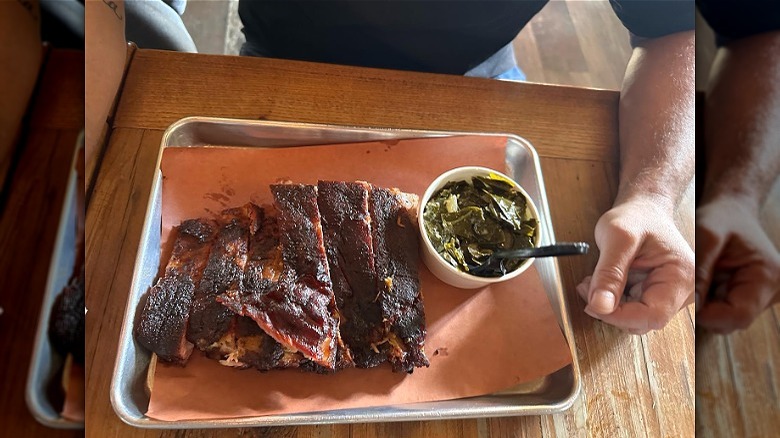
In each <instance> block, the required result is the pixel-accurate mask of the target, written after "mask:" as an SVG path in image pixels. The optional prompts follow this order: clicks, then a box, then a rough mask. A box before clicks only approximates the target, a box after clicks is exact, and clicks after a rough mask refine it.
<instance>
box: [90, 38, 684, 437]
mask: <svg viewBox="0 0 780 438" xmlns="http://www.w3.org/2000/svg"><path fill="white" fill-rule="evenodd" d="M618 98H619V96H618V93H616V92H613V91H603V90H590V89H577V88H569V87H558V86H545V85H535V84H522V83H510V82H503V81H495V80H485V79H475V78H464V77H459V76H446V75H433V74H421V73H410V72H397V71H386V70H376V69H363V68H354V67H343V66H332V65H321V64H311V63H303V62H294V61H281V60H271V59H250V58H238V57H224V56H208V55H192V54H179V53H171V52H159V51H151V50H137V51H136V53H135V55H134V56H133V58H132V60H131V64H130V67H129V69H128V72H127V76H126V78H125V82H124V86H123V90H122V95H121V97H120V100H119V104H118V107H117V109H116V113H115V115H114V118H113V125H112V127H111V132H110V137H109V139H108V143H107V145H106V146H105V147H106V149H105V151H104V155H103V160H102V163H101V165H100V167H99V168H98V170H97V175H96V180H95V185H94V190H93V192H92V195H91V198H90V200H89V203H88V207H87V288H88V294H87V307H88V308H89V309H90V311H89V314H88V315H87V339H86V342H87V354H86V356H87V365H86V366H87V370H88V376H87V379H88V382H89V383H88V386H89V388H88V392H87V418H88V434H89V435H90V436H95V437H107V436H131V435H148V436H174V435H175V436H225V437H228V436H235V435H236V433H237V431H235V430H229V431H228V430H223V431H197V430H192V431H186V432H178V433H174V432H173V431H168V432H164V431H143V430H140V429H134V428H132V427H130V426H127V425H125V424H124V423H122V422H121V421H120V420H119V418H118V417H117V416H116V415H115V414H114V412H113V410H112V407H111V404H110V401H109V386H110V381H111V374H112V371H113V368H114V359H115V355H116V349H117V343H118V336H119V329H120V325H121V320H122V317H123V313H124V310H125V305H126V300H127V295H128V292H129V290H130V282H131V276H132V270H133V264H134V262H135V257H136V252H137V248H138V243H139V239H140V234H141V228H142V224H143V219H144V214H145V209H146V205H147V201H148V196H149V190H150V187H151V182H152V174H153V171H154V167H155V160H156V158H157V155H158V152H159V146H160V141H161V138H162V135H163V131H164V130H165V129H166V128H167V127H168V126H169V125H170V124H171V123H173V122H175V121H177V120H179V119H180V118H183V117H186V116H193V115H198V116H219V117H234V118H245V119H264V120H280V121H302V122H316V123H333V124H342V125H361V126H372V127H398V128H420V129H436V130H458V131H478V132H508V133H515V134H518V135H521V136H523V137H525V138H527V139H528V140H530V141H531V143H532V144H533V145H534V146H535V147H536V149H537V151H538V153H539V155H540V157H541V163H542V169H543V173H544V177H545V181H546V185H547V196H548V199H549V204H550V209H551V214H552V222H553V226H554V229H555V232H556V236H557V238H558V239H559V240H586V241H590V243H591V247H592V248H594V249H595V248H596V247H595V245H594V242H593V229H594V227H595V224H596V221H597V219H598V217H599V216H600V215H601V214H602V213H603V212H604V211H606V210H607V209H608V208H609V207H610V205H611V203H612V200H613V198H614V196H615V194H616V189H617V181H618V178H617V160H618V158H617V157H618V145H617V103H618ZM692 211H693V202H692V197H688V199H687V201H686V202H684V204H683V205H682V207H681V209H680V226H681V229H682V230H683V233H684V234H685V235H686V236H688V239H689V241H691V240H692V226H693V222H692ZM597 255H598V251H592V252H591V254H590V255H588V256H587V257H582V258H576V259H574V258H564V259H562V260H561V266H560V267H561V272H562V275H563V280H564V290H565V292H566V296H567V298H568V302H569V307H570V310H571V319H572V323H573V327H574V333H575V338H576V345H577V352H578V357H579V361H580V365H581V367H582V374H583V391H582V395H581V397H580V398H579V399H578V400H577V401H576V403H575V405H574V407H573V408H571V409H570V410H569V411H567V412H566V413H563V414H558V415H552V416H535V417H512V418H496V419H472V420H452V421H430V422H408V423H380V424H356V425H326V426H306V427H274V428H269V429H263V430H259V431H249V430H243V431H241V432H242V433H247V434H251V433H260V434H262V436H272V437H277V436H279V437H281V436H285V437H287V436H335V437H347V436H447V437H460V436H464V437H471V436H480V437H497V436H505V435H509V434H510V433H514V432H516V431H520V432H522V433H524V434H527V435H528V436H557V437H568V436H587V435H595V436H610V437H611V436H693V428H694V398H695V396H694V325H693V322H692V314H693V313H692V309H685V310H683V311H682V312H680V313H679V314H678V315H677V316H676V317H675V318H674V319H673V321H672V322H671V323H670V324H669V326H668V327H667V328H666V329H664V330H663V331H660V332H655V333H651V334H648V335H646V336H641V337H640V336H632V335H628V334H625V333H623V332H621V331H619V330H617V329H615V328H612V327H611V326H607V325H605V324H602V323H601V322H598V321H595V320H594V319H592V318H591V317H589V316H587V315H586V314H585V313H584V312H583V308H584V305H583V303H582V302H581V300H580V299H579V297H578V296H577V294H576V292H575V289H574V286H575V285H576V284H577V283H578V282H579V281H580V279H581V278H582V277H584V276H585V275H587V274H589V273H590V272H591V271H592V269H593V267H594V266H595V264H596V259H597Z"/></svg>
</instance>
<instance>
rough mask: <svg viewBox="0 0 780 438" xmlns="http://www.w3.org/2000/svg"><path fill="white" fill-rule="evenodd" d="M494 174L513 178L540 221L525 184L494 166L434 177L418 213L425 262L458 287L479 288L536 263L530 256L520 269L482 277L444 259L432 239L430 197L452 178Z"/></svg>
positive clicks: (516, 187)
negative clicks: (428, 224) (428, 218)
mask: <svg viewBox="0 0 780 438" xmlns="http://www.w3.org/2000/svg"><path fill="white" fill-rule="evenodd" d="M491 173H492V174H495V175H498V176H500V177H502V178H506V179H507V180H508V181H510V182H511V183H512V185H513V186H514V188H515V189H516V190H517V191H518V192H520V193H522V194H523V196H525V199H526V200H527V201H528V203H527V205H528V209H529V210H530V213H531V216H532V217H533V218H535V219H536V220H537V221H539V210H537V209H536V205H534V203H533V201H532V200H531V197H530V196H528V193H526V191H525V190H523V188H522V187H520V184H518V183H517V182H515V181H514V180H513V179H512V178H509V177H508V176H506V175H504V174H503V173H501V172H498V171H496V170H493V169H488V168H486V167H478V166H466V167H458V168H455V169H452V170H450V171H447V172H444V173H443V174H441V175H440V176H439V177H438V178H436V179H435V180H433V182H432V183H431V185H430V186H428V190H426V191H425V194H424V195H423V197H422V199H421V200H420V207H419V208H420V210H419V211H418V212H417V221H418V226H419V229H420V234H421V235H422V242H423V244H422V250H421V252H422V259H423V262H425V265H426V266H427V267H428V269H429V270H430V271H431V272H432V273H433V275H435V276H436V277H437V278H438V279H439V280H441V281H443V282H445V283H447V284H450V285H452V286H455V287H457V288H461V289H477V288H481V287H484V286H488V285H490V284H493V283H500V282H502V281H506V280H510V279H512V278H515V277H517V276H518V275H520V274H522V273H523V272H525V270H526V269H528V267H529V266H531V264H533V262H534V259H533V258H530V259H526V260H525V261H524V262H523V263H522V264H521V265H520V266H518V267H517V269H515V270H514V271H512V272H509V273H507V274H505V275H502V276H501V277H479V276H476V275H472V274H468V273H465V272H461V271H460V270H458V269H457V268H456V267H454V266H452V265H451V264H449V263H448V262H447V261H446V260H444V259H443V258H442V257H441V256H440V255H439V253H437V252H436V249H435V248H434V247H433V244H432V243H431V240H430V239H429V238H428V233H427V232H426V231H425V223H424V219H423V213H424V212H425V205H426V204H427V203H428V200H429V199H430V198H431V196H433V194H434V193H436V192H437V191H438V190H439V189H441V188H442V187H444V186H445V185H446V184H447V183H449V182H451V181H465V180H470V179H471V178H472V177H474V176H488V175H490V174H491ZM539 241H540V233H539V232H538V231H537V233H536V235H535V238H534V246H537V247H538V246H539Z"/></svg>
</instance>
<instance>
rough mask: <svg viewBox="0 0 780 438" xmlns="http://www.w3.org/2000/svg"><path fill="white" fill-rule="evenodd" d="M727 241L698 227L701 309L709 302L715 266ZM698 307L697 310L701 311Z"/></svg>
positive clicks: (698, 293) (698, 288)
mask: <svg viewBox="0 0 780 438" xmlns="http://www.w3.org/2000/svg"><path fill="white" fill-rule="evenodd" d="M724 245H725V239H723V238H721V236H719V235H718V234H717V233H716V232H714V231H713V230H710V229H708V228H705V227H698V226H697V227H696V290H695V294H696V295H698V301H699V303H700V304H701V308H703V307H704V305H705V304H706V302H707V294H708V292H709V289H710V285H711V284H712V277H713V275H714V270H715V264H716V262H717V261H718V258H719V257H720V254H721V252H722V251H723V247H724ZM701 308H700V306H697V308H696V310H697V311H699V310H701Z"/></svg>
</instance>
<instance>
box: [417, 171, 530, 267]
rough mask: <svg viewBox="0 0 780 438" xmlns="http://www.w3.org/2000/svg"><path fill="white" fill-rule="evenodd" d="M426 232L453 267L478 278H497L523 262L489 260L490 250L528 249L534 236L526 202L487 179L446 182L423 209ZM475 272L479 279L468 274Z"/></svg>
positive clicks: (492, 178)
mask: <svg viewBox="0 0 780 438" xmlns="http://www.w3.org/2000/svg"><path fill="white" fill-rule="evenodd" d="M423 219H424V223H425V232H426V233H427V234H428V238H429V239H430V240H431V242H432V243H433V246H434V247H435V248H436V251H437V252H438V253H439V255H441V256H442V257H443V258H444V259H445V260H447V262H449V263H450V264H451V265H452V266H454V267H456V268H458V269H459V270H461V271H463V272H467V273H470V274H474V275H480V276H482V277H500V276H502V275H504V274H506V273H507V272H511V271H513V270H515V269H516V268H517V267H518V266H520V264H521V263H522V262H523V260H522V259H509V260H506V259H498V260H496V259H491V260H489V263H490V264H489V265H486V266H483V265H485V263H486V262H488V258H489V257H490V255H491V254H492V253H493V252H494V251H499V250H508V249H517V248H528V247H532V246H533V242H534V239H535V235H536V233H537V232H538V231H537V228H538V224H537V221H536V219H534V218H532V217H531V214H530V212H529V211H528V207H527V205H526V199H525V197H524V196H523V194H522V193H520V192H518V191H517V190H515V189H514V188H513V187H512V185H511V184H509V182H507V181H506V180H504V179H503V178H501V177H499V176H498V175H493V174H491V175H490V176H488V177H483V176H476V177H473V178H472V180H471V181H470V182H467V181H457V182H450V183H448V184H447V185H446V186H444V187H443V188H442V189H441V190H439V191H438V192H436V193H435V194H434V195H433V196H432V197H431V199H430V200H429V201H428V203H427V204H426V205H425V211H424V213H423ZM477 267H481V268H480V269H479V274H476V273H475V272H473V271H474V270H475V269H476V268H477Z"/></svg>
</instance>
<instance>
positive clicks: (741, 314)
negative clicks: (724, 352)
mask: <svg viewBox="0 0 780 438" xmlns="http://www.w3.org/2000/svg"><path fill="white" fill-rule="evenodd" d="M770 281H771V273H768V272H767V269H766V267H764V266H760V265H754V266H749V267H746V268H744V269H742V270H740V271H739V272H737V273H736V274H735V275H734V277H732V280H731V283H730V284H729V285H728V287H729V291H728V295H727V296H726V299H725V301H712V302H710V303H708V304H707V306H706V307H705V308H704V309H702V310H701V311H700V312H699V313H698V314H697V315H696V322H697V324H701V325H702V327H706V328H708V329H712V330H718V331H723V332H731V331H733V330H737V329H746V328H748V327H750V325H751V324H752V323H753V321H754V320H755V319H756V318H757V317H758V316H759V315H760V314H761V313H762V312H763V311H764V310H765V309H766V308H767V307H768V306H769V304H770V303H771V301H772V299H773V297H774V291H773V289H774V287H775V286H774V285H773V284H772V283H771V282H770Z"/></svg>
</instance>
